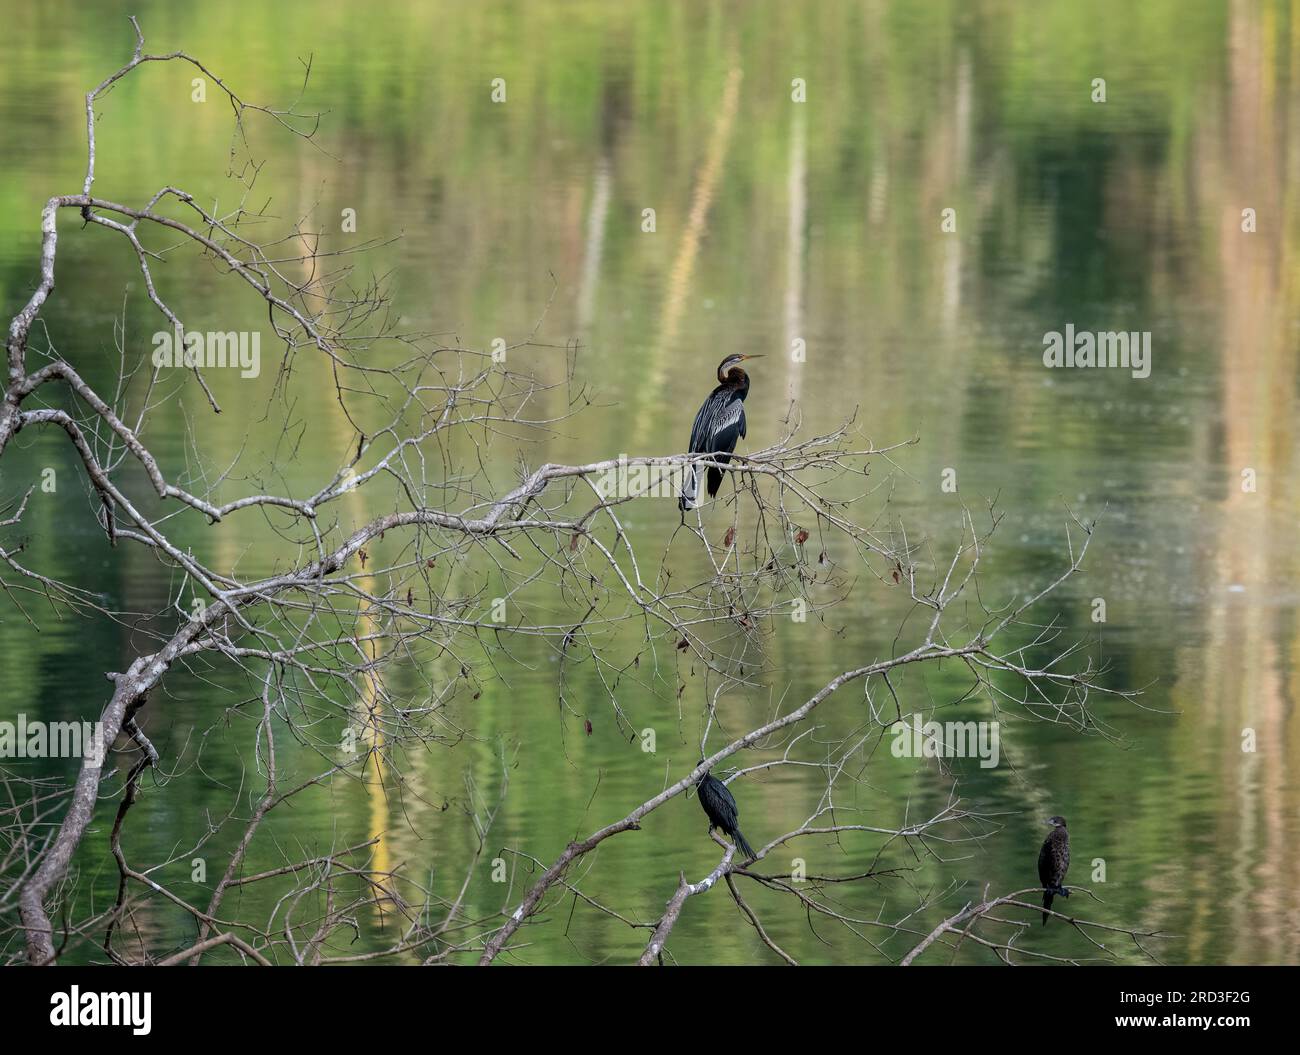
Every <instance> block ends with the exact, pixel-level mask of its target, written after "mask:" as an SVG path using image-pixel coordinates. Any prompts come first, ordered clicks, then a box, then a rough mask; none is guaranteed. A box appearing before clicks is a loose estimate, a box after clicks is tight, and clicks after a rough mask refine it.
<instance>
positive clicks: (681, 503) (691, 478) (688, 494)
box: [677, 465, 700, 513]
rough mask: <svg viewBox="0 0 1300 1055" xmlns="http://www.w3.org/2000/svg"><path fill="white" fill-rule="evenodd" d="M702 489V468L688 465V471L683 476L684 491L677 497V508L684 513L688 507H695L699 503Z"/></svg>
mask: <svg viewBox="0 0 1300 1055" xmlns="http://www.w3.org/2000/svg"><path fill="white" fill-rule="evenodd" d="M699 491H700V470H699V468H698V467H696V466H694V465H688V466H687V467H686V473H685V475H684V476H683V477H682V493H681V497H680V498H678V499H677V508H678V509H680V510H681V511H682V512H683V513H685V512H686V510H688V509H694V508H695V507H696V506H697V505H699V504H700V503H699V501H698V495H699Z"/></svg>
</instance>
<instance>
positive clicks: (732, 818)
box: [696, 758, 757, 861]
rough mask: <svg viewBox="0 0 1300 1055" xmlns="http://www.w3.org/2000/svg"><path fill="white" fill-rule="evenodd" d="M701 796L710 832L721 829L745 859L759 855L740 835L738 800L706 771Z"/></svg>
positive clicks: (725, 786)
mask: <svg viewBox="0 0 1300 1055" xmlns="http://www.w3.org/2000/svg"><path fill="white" fill-rule="evenodd" d="M703 762H704V759H702V758H701V759H700V761H699V762H697V763H696V765H701V764H702V763H703ZM699 796H700V805H701V806H703V807H704V812H705V813H706V814H708V817H709V831H713V829H714V828H721V829H722V833H723V834H724V835H729V836H730V837H731V840H732V842H734V843H735V844H736V849H737V850H739V851H740V852H741V853H743V854H744V855H745V859H746V860H749V861H752V860H753V859H754V858H755V857H756V856H757V854H755V853H754V851H753V849H752V848H751V847H750V845H749V843H747V842H746V841H745V837H744V836H743V835H741V834H740V826H739V825H738V824H737V823H736V820H737V818H736V800H735V799H734V798H732V795H731V792H730V791H728V790H727V785H726V784H724V783H723V782H722V781H720V780H719V779H718V778H717V777H715V776H714V775H713V774H712V773H710V772H709V771H708V770H707V769H706V770H705V771H704V776H702V777H700V783H699Z"/></svg>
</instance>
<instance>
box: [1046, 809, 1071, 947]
mask: <svg viewBox="0 0 1300 1055" xmlns="http://www.w3.org/2000/svg"><path fill="white" fill-rule="evenodd" d="M1047 823H1048V824H1050V825H1051V826H1052V831H1051V834H1050V835H1048V837H1047V838H1046V839H1044V840H1043V848H1042V849H1041V850H1039V851H1038V881H1039V882H1040V883H1042V884H1043V908H1044V909H1049V908H1051V907H1052V897H1053V895H1055V894H1060V895H1061V897H1069V896H1070V892H1069V891H1068V890H1066V889H1065V887H1063V886H1061V884H1062V883H1064V882H1065V873H1066V872H1068V871H1069V870H1070V833H1069V832H1068V831H1067V830H1066V828H1065V818H1064V817H1051V818H1049V819H1048V821H1047ZM1043 922H1044V923H1046V922H1047V912H1046V911H1044V912H1043Z"/></svg>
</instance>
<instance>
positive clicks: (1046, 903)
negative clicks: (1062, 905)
mask: <svg viewBox="0 0 1300 1055" xmlns="http://www.w3.org/2000/svg"><path fill="white" fill-rule="evenodd" d="M1051 907H1052V892H1051V891H1050V890H1048V891H1047V892H1046V893H1044V894H1043V908H1045V909H1049V908H1051ZM1043 923H1044V924H1045V923H1047V913H1046V912H1044V913H1043Z"/></svg>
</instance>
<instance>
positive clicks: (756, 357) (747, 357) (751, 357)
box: [741, 352, 765, 359]
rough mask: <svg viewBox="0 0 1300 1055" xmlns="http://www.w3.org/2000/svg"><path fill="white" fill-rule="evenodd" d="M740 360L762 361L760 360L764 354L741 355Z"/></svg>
mask: <svg viewBox="0 0 1300 1055" xmlns="http://www.w3.org/2000/svg"><path fill="white" fill-rule="evenodd" d="M741 358H742V359H762V358H765V356H764V353H762V352H759V353H758V354H757V355H742V356H741Z"/></svg>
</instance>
